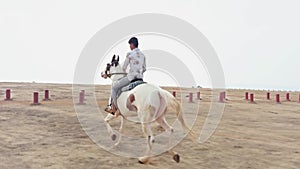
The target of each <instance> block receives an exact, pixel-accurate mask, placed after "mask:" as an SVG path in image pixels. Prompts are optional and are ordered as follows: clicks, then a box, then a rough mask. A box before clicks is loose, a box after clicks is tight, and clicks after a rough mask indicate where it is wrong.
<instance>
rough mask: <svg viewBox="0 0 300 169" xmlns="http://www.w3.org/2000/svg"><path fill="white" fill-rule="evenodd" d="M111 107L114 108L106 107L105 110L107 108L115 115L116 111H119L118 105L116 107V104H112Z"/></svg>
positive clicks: (107, 110)
mask: <svg viewBox="0 0 300 169" xmlns="http://www.w3.org/2000/svg"><path fill="white" fill-rule="evenodd" d="M111 107H112V108H108V107H106V108H105V109H104V110H105V111H106V112H108V113H110V114H112V115H115V112H116V111H118V109H117V107H116V106H115V105H114V104H112V106H111Z"/></svg>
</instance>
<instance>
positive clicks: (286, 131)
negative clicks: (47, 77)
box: [0, 83, 300, 169]
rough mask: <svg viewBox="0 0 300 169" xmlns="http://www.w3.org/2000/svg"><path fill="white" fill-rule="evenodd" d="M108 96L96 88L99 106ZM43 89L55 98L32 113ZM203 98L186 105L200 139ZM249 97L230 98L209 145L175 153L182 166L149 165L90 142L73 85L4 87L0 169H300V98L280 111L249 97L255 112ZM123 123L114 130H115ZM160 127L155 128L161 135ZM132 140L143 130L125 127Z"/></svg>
mask: <svg viewBox="0 0 300 169" xmlns="http://www.w3.org/2000/svg"><path fill="white" fill-rule="evenodd" d="M7 88H10V89H11V90H12V97H13V99H14V100H13V101H4V100H3V99H4V97H5V89H7ZM109 88H110V87H109V86H97V92H98V95H99V96H100V98H99V100H98V103H100V104H102V105H104V104H106V100H107V97H108V94H109ZM44 89H49V90H50V97H51V99H52V101H48V102H45V101H41V103H42V104H41V105H39V106H31V105H30V103H31V101H32V92H33V91H39V92H40V93H41V94H40V97H43V96H42V93H43V91H44ZM167 89H168V90H170V91H172V90H176V89H175V88H167ZM190 90H195V91H196V90H197V89H190ZM200 91H201V95H202V96H201V97H202V100H201V101H200V102H199V101H195V102H194V103H190V104H185V106H186V105H187V107H186V108H188V106H195V105H197V104H200V110H199V112H198V113H199V114H198V118H197V121H196V125H195V127H194V128H193V130H194V131H195V132H196V133H198V134H199V131H200V129H201V126H203V123H204V120H205V118H206V116H207V113H208V111H209V106H210V95H211V91H210V90H208V89H200ZM244 92H245V90H227V98H228V100H227V101H226V107H225V111H224V114H223V118H222V120H221V122H220V124H219V126H218V128H217V130H216V131H215V133H214V135H213V136H212V137H211V138H210V139H209V140H208V141H207V142H205V143H203V144H200V143H197V142H193V141H192V139H191V138H186V139H184V140H183V141H182V142H181V143H180V144H179V145H177V146H176V147H175V149H174V150H175V151H177V152H178V153H179V154H180V155H181V162H180V163H176V162H174V161H173V160H172V158H171V156H170V155H169V154H167V153H165V154H161V155H160V156H157V157H155V158H153V159H152V161H151V163H150V164H147V165H142V164H139V163H138V162H137V159H135V158H126V157H121V156H117V155H114V154H112V153H110V152H107V151H105V150H103V149H102V148H100V147H99V146H98V145H96V144H95V143H94V142H93V141H92V140H91V139H90V138H89V137H88V136H87V134H86V133H85V132H84V131H83V129H82V128H81V125H80V123H79V122H78V119H77V116H76V112H75V110H74V106H73V100H72V86H71V85H63V84H36V83H0V97H1V101H0V168H1V169H5V168H22V169H23V168H129V169H134V168H172V169H174V168H197V169H198V168H214V169H215V168H263V169H266V168H278V169H279V168H280V169H282V168H295V169H296V168H299V166H300V103H298V94H299V93H297V92H291V98H292V101H290V102H287V101H282V103H281V104H276V103H275V102H274V100H270V101H268V100H265V94H266V91H258V90H256V91H249V92H252V93H254V94H255V99H256V103H255V104H250V103H248V102H247V101H245V100H244ZM275 93H281V96H282V98H281V99H282V100H284V93H285V92H274V91H271V95H272V96H274V94H275ZM87 94H89V93H87ZM186 100H187V99H186ZM83 106H88V105H83ZM118 122H119V120H117V119H116V120H114V121H112V122H111V125H112V127H113V128H114V129H117V128H118ZM157 127H158V126H157V125H154V126H153V130H154V132H156V130H158V128H157ZM126 132H127V133H135V134H137V135H138V134H140V135H141V136H142V132H141V127H140V125H138V124H128V125H126V126H125V133H126ZM121 144H122V143H121ZM120 146H122V145H120ZM135 146H139V145H135ZM154 146H155V145H154ZM132 151H134V150H132Z"/></svg>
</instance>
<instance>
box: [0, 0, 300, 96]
mask: <svg viewBox="0 0 300 169" xmlns="http://www.w3.org/2000/svg"><path fill="white" fill-rule="evenodd" d="M299 8H300V1H297V0H294V1H292V0H273V1H272V0H226V1H222V0H219V1H216V0H211V1H200V0H189V1H182V0H181V1H179V0H170V1H161V0H160V1H158V0H152V1H131V0H126V1H83V0H82V1H76V0H47V1H42V0H26V1H22V0H19V1H17V0H6V1H5V0H0V63H1V65H0V81H2V82H3V81H14V82H24V81H25V82H31V81H36V82H58V83H72V81H73V75H74V69H75V65H76V62H77V59H78V57H79V55H80V53H81V51H82V49H83V47H84V46H85V44H86V43H87V41H88V40H89V39H90V38H91V37H92V36H93V35H94V34H95V33H96V32H97V31H99V30H100V29H101V28H103V27H104V26H106V25H108V24H110V23H112V22H114V21H116V20H118V19H121V18H123V17H125V16H130V15H134V14H140V13H162V14H168V15H172V16H175V17H178V18H181V19H183V20H185V21H187V22H189V23H191V24H192V25H194V26H195V27H197V28H198V29H199V31H201V32H202V33H203V34H204V35H205V36H206V37H207V38H208V40H209V41H210V43H211V44H212V46H213V47H214V48H215V50H216V52H217V54H218V57H219V59H220V61H221V64H222V66H223V70H224V74H225V80H226V86H227V87H228V88H259V89H285V90H300V78H298V75H299V66H300V43H299V42H300V33H299V30H300V22H299V16H300V10H299ZM132 26H134V25H132ZM120 29H122V28H120ZM152 41H153V40H149V37H148V38H147V37H140V44H141V47H140V48H141V50H143V47H144V49H150V48H156V46H157V44H153V43H152ZM170 43H171V42H170ZM152 45H153V47H152ZM173 49H174V48H173ZM126 50H128V46H127V43H126V41H124V42H122V43H120V45H119V47H115V48H114V49H113V51H112V53H118V54H120V56H121V57H122V59H123V60H124V57H125V54H126V52H127V51H126ZM166 50H170V51H169V52H171V53H172V48H171V49H168V48H167V49H166ZM173 52H174V53H175V54H178V53H180V52H182V53H185V50H184V49H182V50H181V51H177V52H176V51H173ZM109 57H110V56H109ZM182 59H183V60H184V58H182ZM99 64H100V63H99ZM100 65H101V64H100ZM191 67H192V70H193V71H194V69H195V68H197V67H199V65H198V63H197V64H196V63H195V64H194V65H192V66H191ZM99 69H103V68H99ZM196 71H197V70H196ZM199 71H200V75H199V76H197V78H196V80H199V85H202V86H204V87H209V85H210V82H209V78H207V77H206V76H207V75H205V73H206V72H204V70H202V68H201V66H200V68H199ZM152 73H153V74H152ZM152 73H151V71H149V72H148V74H147V75H146V78H147V80H148V81H153V83H161V82H160V81H159V80H158V81H155V80H156V79H154V78H153V77H154V76H153V75H154V74H155V73H156V74H157V73H158V72H155V71H153V72H152ZM165 76H166V75H162V77H163V79H166V78H167V77H165ZM95 82H96V83H100V84H105V83H109V81H103V80H100V81H99V80H96V81H95ZM163 82H164V85H167V84H173V82H172V81H168V80H167V82H166V81H163Z"/></svg>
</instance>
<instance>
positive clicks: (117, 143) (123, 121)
mask: <svg viewBox="0 0 300 169" xmlns="http://www.w3.org/2000/svg"><path fill="white" fill-rule="evenodd" d="M124 124H125V119H124V117H123V116H122V115H121V124H120V128H119V133H120V134H119V139H118V141H117V142H116V144H115V146H117V145H119V144H120V142H121V139H122V134H123V126H124Z"/></svg>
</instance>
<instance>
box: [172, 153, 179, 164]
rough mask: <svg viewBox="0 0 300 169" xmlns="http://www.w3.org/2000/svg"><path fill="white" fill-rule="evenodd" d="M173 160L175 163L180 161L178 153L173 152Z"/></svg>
mask: <svg viewBox="0 0 300 169" xmlns="http://www.w3.org/2000/svg"><path fill="white" fill-rule="evenodd" d="M173 160H174V161H176V162H177V163H179V162H180V156H179V154H175V155H174V156H173Z"/></svg>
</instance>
